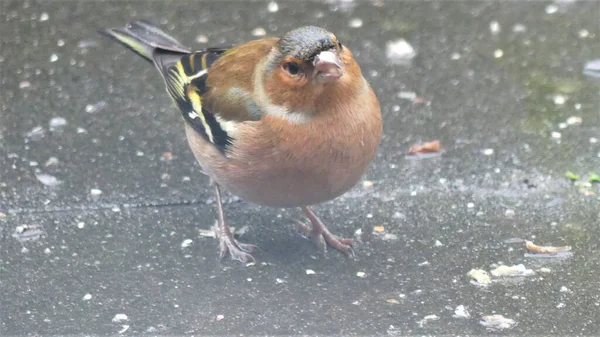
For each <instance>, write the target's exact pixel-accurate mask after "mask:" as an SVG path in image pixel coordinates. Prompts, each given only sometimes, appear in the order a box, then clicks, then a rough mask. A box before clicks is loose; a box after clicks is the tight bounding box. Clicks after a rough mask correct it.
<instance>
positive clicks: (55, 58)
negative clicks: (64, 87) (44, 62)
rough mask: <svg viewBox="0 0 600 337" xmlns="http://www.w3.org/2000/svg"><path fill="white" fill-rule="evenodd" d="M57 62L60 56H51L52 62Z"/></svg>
mask: <svg viewBox="0 0 600 337" xmlns="http://www.w3.org/2000/svg"><path fill="white" fill-rule="evenodd" d="M56 61H58V55H56V54H52V55H50V62H56Z"/></svg>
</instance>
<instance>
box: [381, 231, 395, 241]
mask: <svg viewBox="0 0 600 337" xmlns="http://www.w3.org/2000/svg"><path fill="white" fill-rule="evenodd" d="M381 240H383V241H395V240H398V236H397V235H396V234H392V233H385V234H383V236H382V237H381Z"/></svg>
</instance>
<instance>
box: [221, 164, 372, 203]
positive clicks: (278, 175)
mask: <svg viewBox="0 0 600 337" xmlns="http://www.w3.org/2000/svg"><path fill="white" fill-rule="evenodd" d="M313 159H314V158H313ZM365 159H366V158H365ZM276 163H277V162H275V163H274V164H273V163H272V164H271V165H270V167H268V168H265V167H261V168H260V169H249V167H248V166H247V167H246V168H245V169H242V168H241V167H240V169H239V170H235V171H237V174H234V175H232V174H220V173H221V172H223V171H219V172H216V171H214V174H213V178H214V179H215V180H216V181H217V182H218V183H220V184H221V185H223V187H225V188H226V189H227V190H228V191H230V192H231V193H233V194H235V195H237V196H239V197H241V198H243V199H246V200H248V201H250V202H253V203H256V204H260V205H265V206H271V207H298V206H309V205H314V204H318V203H322V202H325V201H328V200H331V199H334V198H336V197H338V196H340V195H341V194H343V193H345V192H346V191H348V190H349V189H350V188H352V187H353V186H354V185H355V184H356V182H357V181H358V180H359V179H360V177H361V175H362V174H363V173H364V171H365V168H366V166H367V164H368V161H367V160H364V161H363V160H359V161H354V162H344V161H340V162H335V163H328V164H326V165H324V164H323V163H321V164H320V165H319V164H317V163H316V162H314V161H312V162H308V163H305V165H303V166H302V168H299V167H290V166H285V165H282V164H280V165H278V164H276ZM313 163H314V164H313ZM230 172H231V171H230Z"/></svg>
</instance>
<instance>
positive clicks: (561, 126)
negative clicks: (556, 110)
mask: <svg viewBox="0 0 600 337" xmlns="http://www.w3.org/2000/svg"><path fill="white" fill-rule="evenodd" d="M568 126H569V125H568V124H567V123H558V128H559V129H561V130H563V129H566V128H567V127H568Z"/></svg>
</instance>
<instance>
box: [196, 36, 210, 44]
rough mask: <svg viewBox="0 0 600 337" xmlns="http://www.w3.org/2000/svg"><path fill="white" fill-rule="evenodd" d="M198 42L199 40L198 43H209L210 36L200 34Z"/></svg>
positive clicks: (197, 38)
mask: <svg viewBox="0 0 600 337" xmlns="http://www.w3.org/2000/svg"><path fill="white" fill-rule="evenodd" d="M196 42H198V43H207V42H208V37H207V36H206V35H203V34H200V35H198V36H196Z"/></svg>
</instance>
